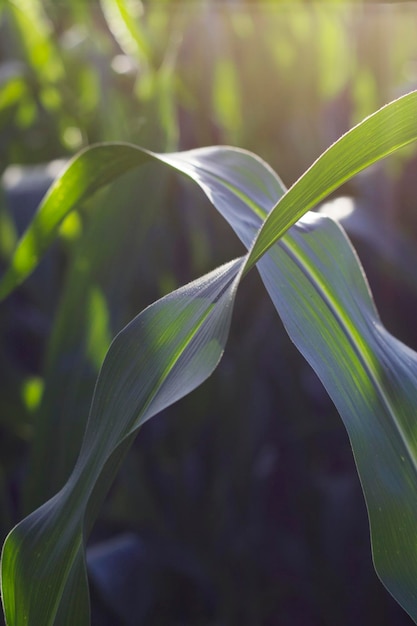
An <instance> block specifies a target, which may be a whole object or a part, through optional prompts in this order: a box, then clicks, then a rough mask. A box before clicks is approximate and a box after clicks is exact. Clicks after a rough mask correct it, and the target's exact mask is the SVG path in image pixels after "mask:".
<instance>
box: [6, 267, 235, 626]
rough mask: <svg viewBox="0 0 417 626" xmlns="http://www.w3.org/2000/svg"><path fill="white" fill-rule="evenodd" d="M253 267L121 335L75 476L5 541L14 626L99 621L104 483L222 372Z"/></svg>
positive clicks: (147, 314) (190, 288)
mask: <svg viewBox="0 0 417 626" xmlns="http://www.w3.org/2000/svg"><path fill="white" fill-rule="evenodd" d="M243 262H244V259H238V260H237V261H233V262H231V263H229V264H227V265H225V266H223V267H221V268H219V269H217V270H215V271H213V272H211V273H210V274H208V275H206V276H204V277H202V278H200V279H198V280H196V281H194V282H193V283H190V284H189V285H187V286H185V287H182V288H181V289H179V290H177V291H175V292H172V293H171V294H169V295H168V296H165V297H164V298H162V299H161V300H158V301H157V302H156V303H154V304H153V305H151V306H150V307H148V308H147V309H145V310H144V311H143V312H142V313H141V314H139V315H138V316H137V317H136V318H135V319H134V320H133V321H132V322H131V323H130V324H128V326H126V327H125V328H124V329H123V330H122V331H121V332H120V333H119V334H118V335H117V336H116V338H115V340H114V341H113V343H112V345H111V347H110V349H109V351H108V353H107V356H106V358H105V360H104V363H103V367H102V369H101V372H100V375H99V378H98V381H97V385H96V389H95V393H94V398H93V402H92V407H91V411H90V416H89V421H88V424H87V428H86V432H85V436H84V440H83V445H82V448H81V452H80V455H79V458H78V461H77V463H76V465H75V467H74V471H73V473H72V475H71V476H70V478H69V480H68V481H67V483H66V484H65V486H64V487H63V489H62V490H61V491H60V492H59V493H58V494H57V495H56V496H54V497H53V498H52V499H51V500H49V501H48V502H47V503H45V504H44V505H43V506H42V507H40V508H39V509H37V510H36V511H35V512H34V513H32V514H31V515H29V516H28V517H27V518H25V519H24V520H23V521H22V522H20V524H18V525H17V526H16V527H15V528H14V529H13V530H12V532H11V533H10V534H9V535H8V537H7V539H6V542H5V544H4V547H3V554H2V563H1V585H2V598H3V605H4V611H5V615H6V621H7V624H9V625H10V626H23V625H24V624H30V625H32V624H42V625H44V626H52V625H53V624H59V626H73V625H74V624H77V626H85V625H87V624H89V606H88V588H87V578H86V572H85V563H84V538H85V535H86V534H87V532H88V530H89V527H90V526H91V523H92V519H93V517H94V513H96V509H97V506H98V505H99V504H100V499H101V496H100V495H99V496H97V491H96V489H97V484H98V483H100V486H99V492H100V493H101V494H104V493H105V492H106V491H107V490H108V488H109V486H110V484H111V482H112V480H113V478H114V476H113V471H109V467H110V468H111V469H113V465H112V457H113V456H114V454H115V453H116V456H117V449H118V447H119V446H120V445H122V446H123V442H124V441H125V440H126V439H129V437H131V436H132V435H133V434H134V433H135V431H136V430H137V429H138V428H139V426H140V425H141V424H143V423H144V422H145V421H146V420H148V419H149V418H150V417H152V416H153V415H155V414H156V413H158V412H159V411H161V410H162V409H164V408H165V407H167V406H168V405H170V404H172V403H173V402H175V401H176V400H178V399H179V398H181V397H182V396H184V395H186V394H188V393H189V392H190V391H192V389H194V388H195V387H197V386H198V385H199V384H201V383H202V382H203V381H204V380H205V379H206V378H207V377H208V376H209V375H210V374H211V373H212V371H213V369H214V368H215V367H216V365H217V363H218V361H219V359H220V358H221V355H222V352H223V348H224V345H225V342H226V338H227V334H228V330H229V324H230V317H231V313H232V309H233V301H234V296H235V292H236V287H237V284H238V281H239V278H240V271H241V269H242V267H243ZM109 463H110V465H109ZM115 465H116V467H115V469H117V463H116V464H115ZM92 494H93V496H94V497H93V501H92V502H90V500H91V496H92ZM85 525H87V528H86V527H85ZM63 607H64V608H65V610H64V609H63Z"/></svg>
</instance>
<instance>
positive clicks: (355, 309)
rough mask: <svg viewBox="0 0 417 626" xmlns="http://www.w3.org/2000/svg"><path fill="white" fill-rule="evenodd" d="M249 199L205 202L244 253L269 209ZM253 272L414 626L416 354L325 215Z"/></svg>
mask: <svg viewBox="0 0 417 626" xmlns="http://www.w3.org/2000/svg"><path fill="white" fill-rule="evenodd" d="M206 158H207V165H205V166H206V167H207V168H209V167H213V163H214V164H216V165H215V166H214V167H217V164H220V167H221V170H222V175H223V177H225V178H226V177H228V178H229V179H231V180H233V179H234V178H235V176H236V175H240V174H241V162H239V163H235V164H234V165H233V159H232V155H231V154H230V155H226V154H225V153H224V150H222V151H221V152H219V154H218V155H217V156H216V155H215V154H213V153H210V154H209V153H206V154H204V153H203V152H202V153H201V154H200V155H199V159H200V161H205V159H206ZM226 163H228V165H226ZM248 166H249V164H248ZM249 167H250V166H249ZM227 170H229V171H228V176H227ZM269 173H270V171H269ZM274 187H275V197H276V198H279V197H280V196H282V193H283V190H282V183H281V181H280V180H279V179H278V177H277V176H276V175H274V174H273V173H270V180H269V184H268V189H269V193H271V194H272V195H273V191H272V190H273V188H274ZM283 198H285V196H283ZM258 201H259V205H258V206H257V207H256V208H255V207H254V206H252V205H251V204H250V203H248V202H244V201H242V202H239V204H237V202H236V201H235V203H234V204H233V205H232V204H230V203H228V202H223V201H222V199H220V200H219V201H217V202H216V199H214V203H215V205H216V206H217V208H219V207H220V211H221V213H222V215H223V216H224V217H225V218H226V219H227V221H228V222H229V223H230V225H231V226H232V227H233V229H234V230H235V232H236V233H237V234H238V235H239V237H240V238H241V240H242V241H243V243H244V244H245V246H247V247H248V248H249V249H250V247H251V245H252V242H253V241H254V238H255V237H256V234H257V232H258V229H259V227H260V226H261V225H262V217H261V216H260V209H263V211H264V212H265V213H267V212H268V211H269V210H270V206H271V203H270V202H269V201H268V200H267V199H266V197H265V198H264V201H262V200H261V197H260V196H259V195H258ZM264 224H266V222H264ZM257 268H258V270H259V272H260V275H261V277H262V280H263V282H264V284H265V286H266V288H267V290H268V293H269V295H270V297H271V299H272V301H273V303H274V305H275V307H276V309H277V311H278V313H279V315H280V317H281V319H282V321H283V323H284V326H285V328H286V330H287V332H288V334H289V336H290V337H291V339H292V341H293V342H294V344H295V345H296V346H297V348H298V349H299V350H300V352H301V353H302V354H303V355H304V357H305V358H306V360H307V361H308V362H309V363H310V365H311V366H312V367H313V369H314V370H315V372H316V373H317V375H318V376H319V378H320V379H321V381H322V382H323V384H324V386H325V388H326V390H327V392H328V393H329V395H330V397H331V398H332V400H333V402H334V404H335V406H336V407H337V409H338V411H339V413H340V416H341V417H342V419H343V422H344V425H345V427H346V429H347V431H348V434H349V438H350V441H351V444H352V448H353V452H354V456H355V461H356V465H357V468H358V473H359V476H360V480H361V484H362V488H363V491H364V495H365V499H366V504H367V508H368V514H369V520H370V527H371V539H372V554H373V559H374V564H375V569H376V571H377V573H378V575H379V577H380V579H381V581H382V582H383V583H384V585H385V586H386V588H387V589H388V591H390V593H391V594H392V595H393V596H394V597H395V599H396V600H397V601H398V602H399V603H400V604H401V605H402V607H403V608H404V609H405V610H406V611H407V612H408V613H409V615H410V616H411V617H412V618H413V619H414V621H416V623H417V589H416V585H415V581H416V580H417V523H416V520H417V425H416V424H417V421H416V417H417V400H416V398H417V354H416V353H415V352H414V351H412V350H410V349H409V348H408V347H407V346H405V345H404V344H402V343H401V342H399V341H398V340H397V339H395V338H394V337H393V336H392V335H390V333H388V332H387V330H386V329H385V328H384V327H383V326H382V323H381V321H380V319H379V316H378V313H377V311H376V309H375V306H374V303H373V300H372V296H371V294H370V292H369V288H368V285H367V283H366V279H365V276H364V274H363V270H362V268H361V265H360V262H359V260H358V258H357V256H356V253H355V251H354V250H353V248H352V246H351V245H350V243H349V240H348V239H347V237H346V235H345V234H344V232H343V230H342V229H341V227H340V226H338V225H337V224H336V223H335V222H334V221H333V220H331V219H330V218H327V217H325V216H323V215H321V214H317V213H311V212H310V213H307V214H306V215H305V216H304V217H303V218H301V219H300V220H299V221H298V222H297V224H295V225H294V226H293V227H292V228H291V229H290V230H289V231H288V232H287V233H286V234H285V235H284V236H283V237H282V238H281V239H280V241H279V242H278V243H275V244H274V245H273V246H272V247H271V248H269V249H268V252H267V253H266V254H265V255H264V256H263V257H262V258H261V259H260V260H259V261H258V262H257Z"/></svg>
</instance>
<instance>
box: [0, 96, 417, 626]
mask: <svg viewBox="0 0 417 626" xmlns="http://www.w3.org/2000/svg"><path fill="white" fill-rule="evenodd" d="M416 112H417V95H416V93H415V92H413V93H412V94H409V95H408V96H405V97H403V98H401V99H399V100H397V101H395V102H394V103H391V104H390V105H387V107H385V108H383V109H381V110H380V111H378V112H377V113H376V114H374V115H373V116H371V117H370V118H367V119H366V120H365V121H364V122H363V123H362V124H360V125H358V126H357V127H355V128H354V129H353V130H352V131H350V132H349V133H347V134H346V135H345V136H344V137H342V139H341V140H339V142H337V143H336V144H334V145H333V146H332V147H331V148H330V149H329V150H328V151H327V152H326V153H324V155H322V157H321V158H320V159H319V160H318V161H317V162H316V163H315V164H314V165H313V166H312V167H311V168H310V170H308V172H307V173H306V174H305V175H304V177H302V178H301V179H300V180H299V181H298V182H297V183H296V184H295V185H294V186H293V187H292V189H291V190H290V191H289V192H288V193H287V194H284V195H282V194H283V191H284V190H283V186H282V184H281V183H280V181H279V179H278V178H277V177H276V175H274V173H273V172H272V170H270V168H268V167H267V166H266V165H265V164H264V163H263V162H262V161H261V160H260V159H257V158H256V157H254V156H253V155H250V154H249V153H246V152H243V151H239V150H234V149H230V148H229V149H228V148H217V149H216V148H212V149H202V150H197V151H191V152H189V153H184V154H171V155H155V154H152V153H149V152H146V151H144V150H140V149H138V148H135V147H133V146H129V145H121V144H114V145H104V146H97V147H95V148H91V149H89V150H86V151H84V152H83V153H82V154H81V155H79V156H78V157H77V158H75V159H74V160H73V161H72V163H71V164H70V165H69V167H68V168H67V170H66V171H65V172H64V173H63V174H62V175H61V177H60V178H59V179H58V180H57V182H56V183H55V184H54V186H53V187H52V188H51V190H50V192H49V193H48V195H47V197H46V198H45V200H44V202H43V203H42V205H41V206H40V209H39V211H38V213H37V215H36V216H35V218H34V220H33V222H32V224H31V225H30V227H29V229H28V231H27V232H26V234H25V235H24V237H23V239H22V241H21V243H20V245H19V247H18V248H17V250H16V253H15V255H14V257H13V259H12V264H11V266H10V269H9V270H8V271H7V272H6V274H5V276H4V277H3V279H2V281H1V284H0V290H1V291H0V293H1V296H2V297H5V296H6V295H7V294H8V293H9V292H10V291H12V290H13V288H14V287H15V286H16V285H17V284H18V283H19V282H21V281H22V280H23V279H24V278H25V277H26V276H27V275H28V274H29V273H30V272H31V271H32V270H33V269H34V268H35V266H36V264H37V263H38V261H39V259H40V257H41V255H42V254H43V252H44V251H45V249H46V247H47V245H49V243H50V242H51V241H52V240H53V239H54V237H55V236H56V232H57V229H58V227H59V224H60V223H61V221H62V220H63V219H64V217H65V216H66V215H67V214H68V212H69V211H70V210H72V208H73V207H74V206H75V205H76V204H77V203H78V202H79V201H81V200H82V199H84V198H85V197H87V196H88V195H89V194H90V193H92V192H93V191H94V190H95V189H97V188H99V187H100V186H102V185H104V184H106V183H107V182H110V180H112V179H114V178H115V177H116V176H118V175H120V174H121V173H123V172H124V171H126V170H127V169H131V168H132V167H135V166H136V165H139V164H141V163H142V162H145V161H146V160H149V159H157V160H160V161H161V162H165V163H166V164H168V165H170V166H172V167H174V168H176V169H178V170H179V171H182V172H183V173H185V174H188V175H189V176H191V178H193V179H194V180H195V181H196V182H197V183H198V184H199V185H200V186H201V187H202V189H203V190H204V191H205V193H206V194H207V195H208V197H209V198H210V199H211V200H212V201H213V203H214V204H215V206H216V208H217V209H218V210H219V211H220V212H221V213H222V214H223V215H224V216H225V217H226V219H228V220H229V222H230V223H231V224H232V226H233V228H234V229H235V230H236V232H237V233H238V235H239V236H240V237H241V239H242V240H243V242H244V243H245V245H246V246H247V247H248V248H249V249H250V251H249V254H248V256H246V257H243V258H242V259H238V260H237V261H234V262H231V263H230V264H228V265H226V266H224V267H222V268H220V269H219V270H216V271H215V272H213V273H211V274H209V275H208V276H206V277H203V278H201V279H199V280H197V281H195V282H194V283H191V284H190V285H188V286H187V287H184V288H182V289H180V290H178V291H176V292H173V293H172V294H170V295H169V296H166V297H165V298H163V299H162V300H160V301H158V302H157V303H155V304H154V305H152V306H151V307H148V309H145V311H144V312H143V313H141V314H140V315H139V316H138V317H137V318H135V320H133V321H132V322H131V324H129V325H128V326H127V327H126V328H125V329H124V330H123V331H122V332H121V333H120V334H119V335H118V336H117V337H116V339H115V340H114V342H113V343H112V345H111V347H110V349H109V352H108V354H107V356H106V358H105V361H104V364H103V367H102V370H101V373H100V375H99V378H98V382H97V386H96V391H95V394H94V399H93V403H92V408H91V412H90V417H89V421H88V424H87V428H86V433H85V438H84V442H83V445H82V448H81V452H80V456H79V459H78V461H77V463H76V466H75V468H74V471H73V473H72V475H71V476H70V478H69V480H68V482H67V483H66V484H65V486H64V487H63V489H62V490H61V491H60V492H59V493H58V494H57V495H56V496H54V497H53V498H52V499H51V500H49V501H48V502H47V503H46V504H44V505H43V506H42V507H41V508H40V509H37V510H36V511H35V512H34V513H32V514H31V515H30V516H28V517H27V518H25V519H24V520H23V521H22V522H20V524H18V525H17V526H16V527H15V529H13V531H12V532H11V533H10V534H9V536H8V538H7V540H6V542H5V545H4V547H3V553H2V563H1V575H2V579H1V585H2V599H3V605H4V610H5V615H6V620H7V623H8V625H9V626H21V625H23V624H33V623H42V624H46V625H47V626H52V625H53V624H59V625H61V624H63V625H65V626H66V625H68V626H69V624H74V623H76V624H80V625H81V626H84V625H87V624H88V623H89V615H88V613H89V609H88V590H87V586H86V575H85V563H84V542H85V539H86V537H87V535H88V532H89V529H90V528H91V525H92V523H93V522H94V518H95V516H96V513H97V510H98V507H99V506H100V502H101V501H102V498H103V497H104V494H105V492H106V490H107V489H108V487H109V485H110V483H111V481H112V479H113V476H114V473H115V471H117V467H118V465H119V463H120V461H121V459H122V457H123V455H124V454H125V453H126V451H127V448H128V446H129V445H130V443H131V441H132V438H133V437H134V434H135V431H136V430H137V428H138V427H139V426H140V425H141V424H142V423H143V422H144V421H146V420H147V419H149V418H150V417H151V416H152V415H154V414H156V413H157V412H158V411H160V410H161V409H162V408H164V407H165V406H168V404H171V403H172V402H174V401H176V400H177V399H179V398H180V397H182V396H184V395H185V394H187V393H189V392H190V391H191V390H192V389H194V388H195V387H196V386H197V385H199V384H200V383H201V382H202V381H203V380H205V379H206V378H207V376H209V375H210V373H211V372H212V371H213V369H214V368H215V366H216V364H217V362H218V360H219V359H220V357H221V354H222V351H223V347H224V344H225V341H226V336H227V330H228V326H229V322H230V315H231V311H232V308H233V301H234V295H235V292H236V289H237V286H238V283H239V281H240V278H241V276H242V274H243V272H245V271H248V270H249V269H250V268H251V267H252V266H253V264H254V263H255V262H257V261H259V263H258V267H259V269H260V271H261V275H262V277H263V279H264V282H265V284H266V286H267V289H268V291H269V293H270V295H271V297H272V299H273V301H274V303H275V305H276V307H277V309H278V310H279V313H280V315H281V316H282V318H283V320H284V323H285V324H286V326H287V329H288V332H289V333H290V335H291V336H292V338H293V340H294V341H295V342H296V344H297V345H298V347H299V349H300V350H301V352H302V353H303V354H304V355H305V356H306V358H307V359H308V360H309V362H310V363H311V364H312V365H313V367H314V368H315V369H316V371H317V372H318V374H319V376H320V377H321V378H322V380H323V382H324V384H325V386H326V387H327V389H328V391H329V393H330V394H331V396H332V398H333V400H334V402H335V403H336V405H337V406H338V408H339V411H340V413H341V415H342V418H343V420H344V422H345V424H346V426H347V428H348V431H349V434H350V437H351V441H352V445H353V447H354V453H355V457H356V459H357V463H358V469H359V472H360V475H361V480H362V483H363V486H364V491H365V495H366V498H367V503H368V507H369V511H370V519H371V529H372V535H373V549H374V558H375V563H376V566H377V568H378V571H379V574H380V576H381V578H382V579H383V580H384V582H385V584H386V585H387V587H388V588H389V589H390V591H391V592H392V593H393V594H394V595H395V596H396V597H397V599H398V600H399V601H400V602H401V603H402V604H403V606H404V607H405V608H406V610H408V612H409V613H410V614H411V615H412V616H413V617H414V618H416V608H415V606H416V604H417V603H416V601H415V597H414V595H413V581H414V580H415V573H416V571H415V570H416V558H415V556H416V555H415V549H414V543H415V541H414V539H413V538H414V536H415V535H414V534H413V528H412V526H411V524H412V520H413V519H415V513H416V511H415V508H416V504H415V502H417V499H416V498H415V495H416V494H415V493H414V483H415V473H414V472H415V450H414V438H413V437H414V432H413V426H412V423H411V420H412V417H413V415H414V414H415V411H414V412H413V408H412V404H411V395H412V393H413V392H415V388H416V382H417V381H416V361H415V355H414V353H412V352H411V351H409V350H408V349H407V348H405V347H404V346H402V344H400V343H399V342H397V341H396V340H395V339H394V338H392V337H391V336H390V335H389V334H388V333H387V332H386V331H385V330H384V329H383V328H382V326H381V324H380V322H379V319H378V316H377V314H376V311H375V308H374V306H373V304H372V299H371V297H370V296H369V293H368V290H367V286H366V283H365V282H364V280H363V277H362V272H361V269H360V266H359V264H358V261H357V259H356V256H355V255H354V253H353V252H352V250H351V248H350V246H349V244H348V243H347V240H346V239H345V237H344V235H343V234H341V231H340V230H339V229H338V227H336V226H334V224H333V223H332V222H331V221H330V220H328V219H326V218H323V217H321V218H316V217H312V216H307V217H306V218H304V219H303V220H302V221H301V222H299V223H298V224H297V225H295V226H294V228H293V229H292V230H291V232H290V233H289V234H288V235H287V236H286V237H285V238H284V239H283V240H282V242H280V243H278V244H275V245H274V243H275V242H276V240H277V239H278V238H279V237H280V236H281V235H282V234H283V232H284V231H285V229H286V228H288V227H290V226H291V225H293V224H294V223H295V221H296V220H297V219H299V218H300V216H301V215H302V214H303V213H304V212H305V211H307V210H308V209H309V208H311V207H312V206H313V205H314V204H315V203H316V202H318V201H320V200H321V199H322V198H323V197H324V196H325V195H326V194H327V193H329V192H330V191H332V190H333V189H335V188H336V187H337V185H339V184H341V183H343V182H344V181H345V180H346V179H347V178H348V177H349V176H352V175H354V174H355V173H357V172H358V171H359V170H360V169H362V168H363V167H366V166H367V165H369V164H370V163H371V162H372V161H374V160H376V159H378V158H382V157H383V156H386V155H388V154H389V153H391V152H392V151H393V150H395V149H397V148H398V147H401V146H402V145H405V144H406V143H408V142H410V141H412V140H413V139H415V138H416V136H417V128H416V124H415V123H414V119H415V113H416ZM383 127H384V128H385V130H384V132H383ZM280 198H281V199H280ZM279 199H280V200H279ZM278 200H279V202H278V204H277V205H276V206H275V208H274V209H273V210H271V209H272V207H273V206H274V205H275V204H276V202H277V201H278ZM270 210H271V212H270V214H269V217H268V218H267V219H266V221H265V222H264V225H263V226H262V228H261V229H260V231H259V234H258V235H256V233H257V231H258V229H259V227H260V226H261V224H262V221H263V219H264V217H265V216H266V214H267V213H268V211H270ZM255 235H256V236H255ZM254 239H255V243H254V244H252V241H253V240H254ZM251 246H252V247H251ZM265 253H266V254H265ZM262 255H264V256H262ZM261 257H262V258H261Z"/></svg>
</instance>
